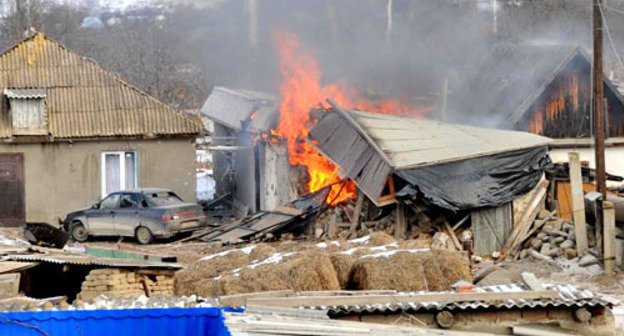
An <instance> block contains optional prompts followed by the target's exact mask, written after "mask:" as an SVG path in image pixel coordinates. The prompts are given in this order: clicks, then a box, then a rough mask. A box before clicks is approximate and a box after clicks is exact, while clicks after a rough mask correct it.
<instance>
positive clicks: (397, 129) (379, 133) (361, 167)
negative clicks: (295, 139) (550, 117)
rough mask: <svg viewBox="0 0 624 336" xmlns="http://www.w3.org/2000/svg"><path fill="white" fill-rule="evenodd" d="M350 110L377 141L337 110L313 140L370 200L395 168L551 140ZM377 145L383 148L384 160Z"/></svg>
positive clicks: (315, 129)
mask: <svg viewBox="0 0 624 336" xmlns="http://www.w3.org/2000/svg"><path fill="white" fill-rule="evenodd" d="M348 113H350V115H351V116H352V117H353V119H354V120H355V122H357V123H358V124H359V125H360V126H361V127H362V129H363V130H364V132H366V133H367V134H368V136H370V138H371V139H372V141H373V142H374V143H369V142H368V141H366V140H365V138H364V137H363V136H362V135H361V134H359V133H358V131H356V128H355V127H354V126H353V125H351V124H350V122H349V121H347V120H346V118H344V117H342V116H340V115H339V114H338V113H335V112H330V113H326V114H325V115H324V116H323V117H322V118H321V120H320V121H319V122H318V124H317V125H316V126H314V127H313V128H312V129H311V130H310V138H311V139H312V140H313V141H315V142H316V146H317V147H318V148H319V150H320V151H321V152H322V153H323V154H324V155H326V156H327V157H329V158H330V159H331V160H332V161H333V162H334V163H336V164H337V165H338V166H340V168H341V171H342V172H343V173H344V174H346V175H347V176H348V177H349V178H350V179H351V180H353V181H354V182H355V183H356V184H357V185H358V187H359V188H360V190H362V191H363V192H364V193H365V194H366V195H367V196H369V198H371V199H372V200H377V199H378V198H379V195H380V194H381V191H382V190H383V187H384V184H385V182H386V176H387V175H388V174H389V173H390V172H391V170H393V169H394V170H402V169H414V168H421V167H427V166H433V165H437V164H441V163H449V162H456V161H461V160H466V159H472V158H478V157H485V156H491V155H494V154H499V153H504V152H511V151H515V150H520V149H525V148H533V147H540V146H545V145H548V144H549V143H550V142H551V140H550V139H549V138H546V137H542V136H539V135H534V134H530V133H526V132H516V131H503V130H496V129H488V128H480V127H471V126H462V125H454V124H448V123H442V122H438V121H434V120H422V119H415V118H405V117H397V116H392V115H387V114H375V113H365V112H359V111H348ZM373 146H377V147H378V148H379V149H381V150H382V151H383V153H384V155H385V158H383V157H381V156H380V154H379V153H378V152H377V151H375V150H374V149H373ZM386 162H390V164H391V165H388V164H387V163H386Z"/></svg>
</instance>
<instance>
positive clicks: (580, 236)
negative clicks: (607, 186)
mask: <svg viewBox="0 0 624 336" xmlns="http://www.w3.org/2000/svg"><path fill="white" fill-rule="evenodd" d="M568 159H569V168H570V189H571V192H572V216H573V217H574V235H575V237H576V250H577V252H578V255H579V256H581V257H582V256H584V255H585V254H586V253H587V250H588V243H587V225H586V223H585V199H584V196H583V176H582V175H581V161H580V159H579V154H578V153H576V152H570V153H568Z"/></svg>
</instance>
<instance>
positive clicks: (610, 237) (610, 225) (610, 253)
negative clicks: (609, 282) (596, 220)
mask: <svg viewBox="0 0 624 336" xmlns="http://www.w3.org/2000/svg"><path fill="white" fill-rule="evenodd" d="M602 209H603V210H602V211H603V225H604V226H603V230H604V234H603V237H604V250H603V253H604V254H603V255H604V269H605V274H607V275H613V274H615V208H614V207H613V202H608V201H605V202H603V203H602Z"/></svg>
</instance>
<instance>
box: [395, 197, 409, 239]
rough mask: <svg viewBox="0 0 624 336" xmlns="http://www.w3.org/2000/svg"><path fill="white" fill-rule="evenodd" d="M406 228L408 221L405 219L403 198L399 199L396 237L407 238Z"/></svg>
mask: <svg viewBox="0 0 624 336" xmlns="http://www.w3.org/2000/svg"><path fill="white" fill-rule="evenodd" d="M406 230H407V221H406V220H405V203H404V202H403V201H402V200H397V207H396V224H395V225H394V238H396V239H405V231H406Z"/></svg>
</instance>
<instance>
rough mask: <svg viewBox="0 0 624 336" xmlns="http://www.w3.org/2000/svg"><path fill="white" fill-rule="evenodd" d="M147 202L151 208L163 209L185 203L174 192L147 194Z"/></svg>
mask: <svg viewBox="0 0 624 336" xmlns="http://www.w3.org/2000/svg"><path fill="white" fill-rule="evenodd" d="M145 200H146V201H147V204H148V205H149V206H150V207H161V206H169V205H176V204H183V203H184V201H182V199H181V198H180V197H178V195H176V194H175V193H173V192H172V191H166V192H158V193H148V194H145Z"/></svg>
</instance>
